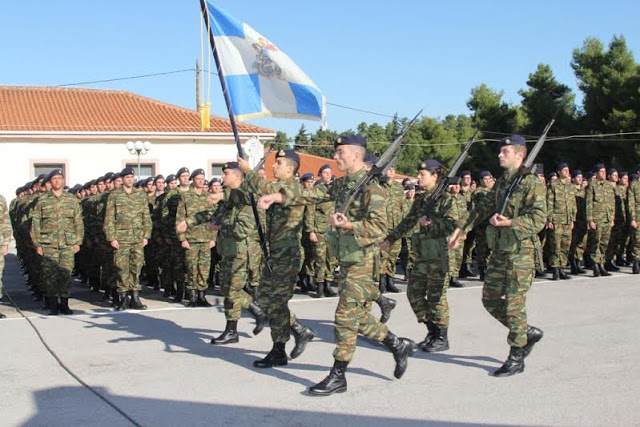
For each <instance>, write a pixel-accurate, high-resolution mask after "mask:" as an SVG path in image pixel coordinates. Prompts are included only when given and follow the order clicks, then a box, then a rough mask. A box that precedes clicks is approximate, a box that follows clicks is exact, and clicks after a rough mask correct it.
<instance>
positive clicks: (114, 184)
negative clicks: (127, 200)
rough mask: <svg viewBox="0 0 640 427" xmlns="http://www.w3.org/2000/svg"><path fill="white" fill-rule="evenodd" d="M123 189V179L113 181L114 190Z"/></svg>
mask: <svg viewBox="0 0 640 427" xmlns="http://www.w3.org/2000/svg"><path fill="white" fill-rule="evenodd" d="M120 187H122V178H116V179H114V180H113V189H114V190H117V189H118V188H120Z"/></svg>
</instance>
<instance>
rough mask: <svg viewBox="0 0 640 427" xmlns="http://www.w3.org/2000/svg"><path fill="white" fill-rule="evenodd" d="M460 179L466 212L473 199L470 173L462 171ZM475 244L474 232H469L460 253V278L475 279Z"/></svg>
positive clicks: (459, 174)
mask: <svg viewBox="0 0 640 427" xmlns="http://www.w3.org/2000/svg"><path fill="white" fill-rule="evenodd" d="M458 176H459V177H460V194H462V196H463V197H464V199H465V201H466V202H467V211H468V210H469V209H471V201H472V199H473V189H472V188H471V171H469V170H463V171H460V173H458ZM475 244H476V236H475V232H474V231H473V230H471V231H470V232H469V233H468V234H467V237H466V239H465V241H464V249H463V251H462V267H461V268H460V277H461V278H463V279H464V278H466V277H475V276H476V273H475V272H474V271H473V268H472V256H473V249H474V247H475Z"/></svg>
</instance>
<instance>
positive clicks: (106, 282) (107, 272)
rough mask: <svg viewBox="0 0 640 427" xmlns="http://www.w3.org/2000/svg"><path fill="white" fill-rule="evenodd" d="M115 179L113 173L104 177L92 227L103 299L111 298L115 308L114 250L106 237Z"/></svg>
mask: <svg viewBox="0 0 640 427" xmlns="http://www.w3.org/2000/svg"><path fill="white" fill-rule="evenodd" d="M113 178H114V174H113V173H112V172H109V173H107V174H105V175H104V184H105V189H104V191H103V192H102V193H101V194H100V195H99V196H97V199H95V201H94V221H93V222H92V223H91V224H92V225H91V226H92V228H94V232H93V237H94V242H93V247H94V252H98V255H97V256H96V258H97V259H98V260H99V269H100V273H101V274H100V282H101V285H102V287H103V288H104V295H103V299H104V300H108V299H109V298H110V297H111V298H112V300H113V306H114V307H115V306H117V304H118V301H117V299H118V290H117V279H116V271H115V270H116V267H115V265H114V264H113V248H112V247H111V245H110V244H109V242H108V241H107V238H106V236H105V235H104V215H105V212H106V209H107V199H108V197H109V193H110V192H111V191H113V188H114V185H113Z"/></svg>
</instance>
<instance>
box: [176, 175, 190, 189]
mask: <svg viewBox="0 0 640 427" xmlns="http://www.w3.org/2000/svg"><path fill="white" fill-rule="evenodd" d="M178 180H179V181H180V186H181V187H186V186H187V185H189V173H188V172H183V173H181V174H180V176H179V177H178Z"/></svg>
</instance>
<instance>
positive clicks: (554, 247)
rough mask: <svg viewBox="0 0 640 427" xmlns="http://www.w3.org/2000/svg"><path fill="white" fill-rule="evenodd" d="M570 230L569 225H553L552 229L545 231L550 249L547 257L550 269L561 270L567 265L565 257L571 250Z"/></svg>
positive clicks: (570, 226)
mask: <svg viewBox="0 0 640 427" xmlns="http://www.w3.org/2000/svg"><path fill="white" fill-rule="evenodd" d="M572 229H573V227H572V225H571V224H553V229H550V230H547V235H548V236H549V245H550V247H551V255H550V257H549V263H550V264H551V267H557V268H563V267H564V266H565V265H567V257H568V256H569V249H570V248H571V236H572V231H573V230H572Z"/></svg>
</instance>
